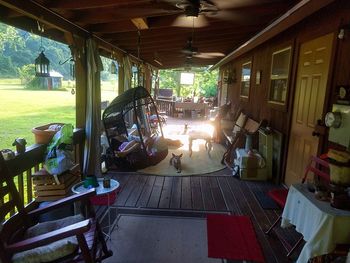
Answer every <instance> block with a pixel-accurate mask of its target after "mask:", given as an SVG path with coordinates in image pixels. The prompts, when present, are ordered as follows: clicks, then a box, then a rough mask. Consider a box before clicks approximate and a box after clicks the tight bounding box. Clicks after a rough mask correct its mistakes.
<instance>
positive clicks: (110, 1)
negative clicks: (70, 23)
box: [46, 0, 150, 10]
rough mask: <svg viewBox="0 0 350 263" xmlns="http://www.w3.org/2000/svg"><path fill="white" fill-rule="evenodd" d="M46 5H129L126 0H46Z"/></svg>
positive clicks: (50, 6) (72, 7) (139, 2)
mask: <svg viewBox="0 0 350 263" xmlns="http://www.w3.org/2000/svg"><path fill="white" fill-rule="evenodd" d="M137 2H138V4H145V3H150V0H138V1H137ZM46 5H47V7H49V8H59V9H74V10H82V9H92V8H101V7H122V6H128V5H130V1H128V0H118V1H116V0H103V1H101V0H84V1H72V0H54V1H46Z"/></svg>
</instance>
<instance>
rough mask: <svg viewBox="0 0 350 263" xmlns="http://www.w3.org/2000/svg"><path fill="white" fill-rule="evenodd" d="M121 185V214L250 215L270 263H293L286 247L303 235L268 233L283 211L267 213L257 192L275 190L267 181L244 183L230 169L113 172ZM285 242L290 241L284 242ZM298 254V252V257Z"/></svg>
mask: <svg viewBox="0 0 350 263" xmlns="http://www.w3.org/2000/svg"><path fill="white" fill-rule="evenodd" d="M110 175H111V176H112V178H115V179H117V180H118V181H119V182H120V183H121V190H120V192H119V194H118V198H117V200H116V202H115V204H114V205H116V206H118V208H119V211H120V212H121V213H137V214H157V215H162V214H163V215H176V216H179V215H180V216H201V217H204V216H205V215H206V214H207V213H217V212H219V213H230V214H233V215H248V216H250V218H251V220H252V222H253V224H254V227H255V231H256V234H257V237H258V239H259V242H260V244H261V247H262V249H263V252H264V255H265V259H266V262H278V263H280V262H290V260H288V259H287V258H286V248H285V247H287V248H288V243H289V244H294V243H295V242H296V241H297V239H298V238H299V234H298V233H297V232H296V231H295V230H293V229H286V230H285V229H280V228H279V227H276V228H275V229H276V231H275V232H273V233H271V235H270V236H267V235H265V234H264V231H265V230H266V229H267V228H268V227H269V225H270V224H271V223H272V222H273V221H274V220H275V219H276V218H277V217H278V215H279V213H280V212H281V211H280V210H276V211H275V210H264V209H262V208H261V206H260V205H259V203H258V201H257V199H256V197H255V195H254V192H255V191H266V190H267V189H270V188H271V187H275V186H273V185H272V184H270V183H265V182H249V181H241V180H239V179H237V178H234V177H233V176H231V175H230V171H229V170H228V169H224V170H221V171H219V172H216V173H213V174H208V175H204V176H182V177H180V176H179V177H170V176H169V177H165V176H150V175H144V174H140V173H136V172H131V173H116V172H110ZM282 240H287V244H286V242H282ZM297 255H298V251H296V253H295V255H294V257H296V256H297Z"/></svg>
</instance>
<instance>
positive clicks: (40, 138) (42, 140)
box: [32, 123, 64, 144]
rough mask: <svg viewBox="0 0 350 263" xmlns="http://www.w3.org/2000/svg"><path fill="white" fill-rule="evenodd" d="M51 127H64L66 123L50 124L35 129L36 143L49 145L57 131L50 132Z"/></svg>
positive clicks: (33, 130)
mask: <svg viewBox="0 0 350 263" xmlns="http://www.w3.org/2000/svg"><path fill="white" fill-rule="evenodd" d="M51 125H61V126H62V125H64V123H49V124H46V125H43V126H38V127H34V128H33V129H32V132H33V133H34V137H35V143H37V144H48V143H50V141H51V139H52V137H53V136H54V135H55V134H56V132H57V131H53V130H48V128H49V127H50V126H51Z"/></svg>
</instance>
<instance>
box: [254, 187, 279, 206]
mask: <svg viewBox="0 0 350 263" xmlns="http://www.w3.org/2000/svg"><path fill="white" fill-rule="evenodd" d="M253 193H254V195H255V198H256V200H257V201H258V203H259V204H260V206H261V208H262V209H266V210H268V209H273V210H276V209H279V206H278V205H277V204H276V202H275V201H273V200H272V198H271V197H269V196H268V195H267V193H266V192H263V191H261V190H253Z"/></svg>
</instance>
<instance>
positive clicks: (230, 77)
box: [223, 68, 237, 84]
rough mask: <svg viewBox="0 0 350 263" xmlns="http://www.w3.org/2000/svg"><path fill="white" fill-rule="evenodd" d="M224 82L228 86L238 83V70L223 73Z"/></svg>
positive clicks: (229, 69) (227, 70)
mask: <svg viewBox="0 0 350 263" xmlns="http://www.w3.org/2000/svg"><path fill="white" fill-rule="evenodd" d="M223 79H224V82H225V83H227V84H231V83H235V82H237V76H236V69H235V68H233V69H232V68H227V69H225V71H224V73H223Z"/></svg>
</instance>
